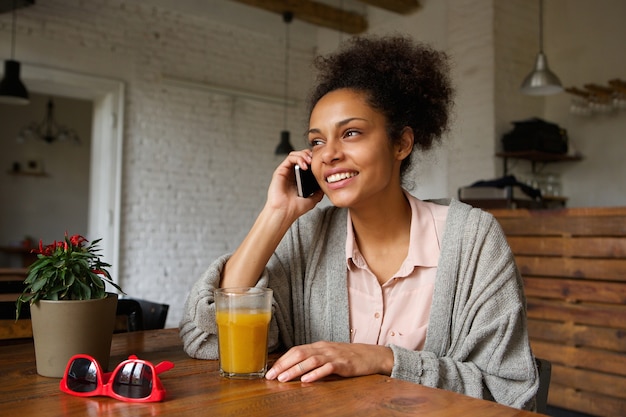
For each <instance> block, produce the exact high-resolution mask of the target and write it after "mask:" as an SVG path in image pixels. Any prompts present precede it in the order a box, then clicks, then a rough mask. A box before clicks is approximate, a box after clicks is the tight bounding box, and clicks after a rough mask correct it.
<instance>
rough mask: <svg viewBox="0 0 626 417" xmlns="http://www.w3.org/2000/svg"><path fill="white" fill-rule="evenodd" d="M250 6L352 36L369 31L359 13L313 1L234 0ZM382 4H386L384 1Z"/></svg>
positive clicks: (365, 21) (396, 0)
mask: <svg viewBox="0 0 626 417" xmlns="http://www.w3.org/2000/svg"><path fill="white" fill-rule="evenodd" d="M233 1H236V2H238V3H242V4H247V5H248V6H254V7H258V8H260V9H265V10H267V11H270V12H274V13H278V14H280V15H282V14H283V13H285V12H292V13H293V17H294V18H295V19H298V20H302V21H303V22H307V23H311V24H313V25H317V26H323V27H326V28H329V29H334V30H337V31H339V32H345V33H350V34H353V35H354V34H358V33H363V32H365V31H366V30H367V20H366V19H365V17H363V16H361V15H360V14H358V13H354V12H350V11H347V10H342V9H339V8H337V7H333V6H329V5H327V4H323V3H317V2H315V1H311V0H233ZM407 1H408V0H394V1H392V3H396V2H400V3H404V2H407ZM380 2H382V3H385V1H384V0H381V1H380Z"/></svg>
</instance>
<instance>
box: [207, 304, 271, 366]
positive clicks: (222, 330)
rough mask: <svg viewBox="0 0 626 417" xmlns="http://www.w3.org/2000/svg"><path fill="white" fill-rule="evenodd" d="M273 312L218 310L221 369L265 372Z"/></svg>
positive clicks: (216, 318) (216, 316) (216, 314)
mask: <svg viewBox="0 0 626 417" xmlns="http://www.w3.org/2000/svg"><path fill="white" fill-rule="evenodd" d="M271 317H272V314H271V312H269V311H258V310H248V309H235V310H230V311H223V310H218V311H217V312H216V313H215V320H216V322H217V327H218V332H217V333H218V342H219V352H220V369H221V370H222V371H223V372H224V373H226V374H232V375H236V374H237V375H242V376H245V375H250V376H253V375H263V374H264V373H265V367H266V361H267V333H268V327H269V323H270V319H271Z"/></svg>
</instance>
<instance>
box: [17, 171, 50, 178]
mask: <svg viewBox="0 0 626 417" xmlns="http://www.w3.org/2000/svg"><path fill="white" fill-rule="evenodd" d="M7 174H9V175H13V176H16V177H17V176H20V177H47V176H48V174H47V173H45V172H27V171H17V172H16V171H8V172H7Z"/></svg>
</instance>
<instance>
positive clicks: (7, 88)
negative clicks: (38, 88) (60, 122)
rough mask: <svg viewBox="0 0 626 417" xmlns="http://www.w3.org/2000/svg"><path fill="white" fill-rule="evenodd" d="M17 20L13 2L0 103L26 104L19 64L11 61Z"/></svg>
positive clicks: (27, 101) (26, 93) (26, 99)
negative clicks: (9, 54) (7, 55)
mask: <svg viewBox="0 0 626 417" xmlns="http://www.w3.org/2000/svg"><path fill="white" fill-rule="evenodd" d="M16 20H17V1H16V0H14V1H13V35H12V38H11V59H7V60H6V61H4V78H2V81H0V103H5V104H22V105H25V104H28V103H29V102H30V99H29V97H28V91H27V90H26V87H25V86H24V84H23V83H22V80H20V63H19V62H18V61H15V60H14V59H13V57H14V54H15V33H16V25H15V23H16Z"/></svg>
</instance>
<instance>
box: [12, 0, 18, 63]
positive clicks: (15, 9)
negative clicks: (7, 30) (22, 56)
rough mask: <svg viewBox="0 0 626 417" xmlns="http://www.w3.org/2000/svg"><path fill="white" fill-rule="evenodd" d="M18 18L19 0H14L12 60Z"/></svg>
mask: <svg viewBox="0 0 626 417" xmlns="http://www.w3.org/2000/svg"><path fill="white" fill-rule="evenodd" d="M16 20H17V0H13V29H12V31H13V36H12V37H11V60H13V58H14V57H15V35H16V33H17V25H16V24H15V21H16Z"/></svg>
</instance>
